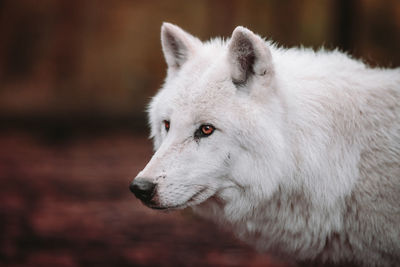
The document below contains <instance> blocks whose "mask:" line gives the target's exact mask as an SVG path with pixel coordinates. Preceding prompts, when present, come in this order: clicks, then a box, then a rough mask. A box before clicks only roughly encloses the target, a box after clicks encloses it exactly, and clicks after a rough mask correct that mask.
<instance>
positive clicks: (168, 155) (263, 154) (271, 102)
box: [130, 23, 284, 209]
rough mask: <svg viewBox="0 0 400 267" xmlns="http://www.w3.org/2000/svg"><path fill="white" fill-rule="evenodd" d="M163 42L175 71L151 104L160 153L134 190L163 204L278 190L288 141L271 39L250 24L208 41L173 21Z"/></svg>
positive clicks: (164, 28)
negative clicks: (276, 83)
mask: <svg viewBox="0 0 400 267" xmlns="http://www.w3.org/2000/svg"><path fill="white" fill-rule="evenodd" d="M161 43H162V49H163V52H164V56H165V60H166V63H167V65H168V72H167V77H166V80H165V84H164V85H163V87H162V88H161V89H160V91H159V92H158V93H157V95H156V96H155V97H154V98H153V99H152V101H151V103H150V105H149V109H148V113H149V121H150V126H151V137H152V139H153V141H154V149H155V154H154V155H153V157H152V158H151V160H150V162H149V163H148V164H147V166H146V167H145V168H144V169H143V170H142V171H141V172H140V173H139V174H138V175H137V177H136V178H135V179H134V181H133V182H132V183H131V186H130V189H131V191H132V192H133V193H134V194H135V195H136V196H137V197H138V198H139V199H141V200H142V201H143V202H144V203H145V204H146V205H148V206H149V207H151V208H155V209H175V208H185V207H187V206H193V205H197V204H200V203H202V202H206V201H219V203H225V204H227V203H229V202H231V201H238V198H243V197H244V196H245V195H246V194H247V195H251V198H257V197H268V195H271V194H272V192H273V191H274V190H276V188H277V184H278V182H277V178H276V177H277V176H278V174H277V173H276V172H279V171H280V170H279V169H277V168H276V167H275V166H278V164H276V161H279V160H280V161H282V160H284V159H283V155H282V147H283V146H284V142H283V137H282V132H281V130H280V129H281V128H282V127H280V123H281V122H282V119H281V118H280V117H281V116H283V112H282V103H281V98H280V97H279V94H278V92H277V90H276V89H275V87H276V85H275V71H274V65H273V59H272V55H271V51H270V47H269V45H268V43H267V42H265V41H264V40H263V39H262V38H260V37H259V36H258V35H256V34H254V33H253V32H251V31H250V30H248V29H246V28H244V27H237V28H236V29H235V30H234V31H233V34H232V37H231V38H230V40H228V41H223V40H220V39H214V40H211V41H209V42H205V43H203V42H201V41H200V40H199V39H197V38H195V37H194V36H192V35H190V34H188V33H187V32H185V31H183V30H182V29H181V28H179V27H177V26H175V25H172V24H169V23H164V24H163V25H162V28H161ZM250 184H251V185H252V186H251V187H250V186H249V185H250ZM257 188H258V189H259V190H258V189H257ZM249 190H250V191H251V192H249Z"/></svg>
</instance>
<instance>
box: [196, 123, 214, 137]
mask: <svg viewBox="0 0 400 267" xmlns="http://www.w3.org/2000/svg"><path fill="white" fill-rule="evenodd" d="M214 130H215V127H214V126H212V125H210V124H203V125H201V126H200V128H199V129H197V130H196V132H195V133H194V136H195V137H197V138H200V137H207V136H209V135H211V134H212V133H213V132H214Z"/></svg>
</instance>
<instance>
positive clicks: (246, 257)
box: [0, 133, 287, 267]
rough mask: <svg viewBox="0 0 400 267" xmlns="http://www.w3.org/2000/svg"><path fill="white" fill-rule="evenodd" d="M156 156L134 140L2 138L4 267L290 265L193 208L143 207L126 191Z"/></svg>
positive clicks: (0, 256)
mask: <svg viewBox="0 0 400 267" xmlns="http://www.w3.org/2000/svg"><path fill="white" fill-rule="evenodd" d="M151 154H152V151H151V143H150V141H149V140H147V139H146V138H145V137H141V136H130V135H128V134H114V135H109V136H103V137H96V138H88V137H86V138H80V139H74V140H72V141H69V142H67V143H63V144H54V143H53V144H51V143H48V142H43V141H39V140H38V139H34V138H32V137H30V136H28V135H24V134H15V133H13V134H11V133H9V134H4V133H3V134H2V135H0V265H1V266H10V267H11V266H12V267H14V266H49V267H50V266H52V267H53V266H56V267H64V266H68V267H69V266H71V267H72V266H96V267H98V266H107V267H111V266H287V265H284V264H279V263H278V262H277V261H273V260H272V259H271V257H269V256H267V255H262V254H258V253H256V252H254V251H253V249H252V248H250V247H248V246H246V245H244V244H243V243H241V242H239V241H238V240H236V239H235V238H233V237H232V235H231V234H230V233H228V232H224V231H223V230H222V229H221V228H218V227H217V226H216V225H214V224H212V223H209V222H207V221H204V220H202V219H200V218H198V217H196V216H194V215H193V214H192V213H191V212H190V211H189V210H185V211H183V212H182V211H181V212H170V213H165V212H159V211H153V210H151V209H148V208H146V207H144V206H143V205H142V204H141V203H140V202H139V201H138V200H136V199H135V197H134V196H133V195H132V194H131V193H130V192H129V189H128V185H129V182H130V181H131V178H133V176H134V175H135V174H136V173H137V172H138V171H139V170H140V169H141V168H143V166H144V165H145V163H146V162H147V161H148V159H149V158H150V157H151Z"/></svg>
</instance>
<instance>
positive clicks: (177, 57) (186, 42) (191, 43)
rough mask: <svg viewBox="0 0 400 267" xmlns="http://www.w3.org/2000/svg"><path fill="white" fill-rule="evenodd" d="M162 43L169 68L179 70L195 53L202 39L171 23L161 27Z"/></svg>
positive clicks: (165, 23)
mask: <svg viewBox="0 0 400 267" xmlns="http://www.w3.org/2000/svg"><path fill="white" fill-rule="evenodd" d="M161 44H162V49H163V52H164V57H165V61H166V62H167V65H168V68H170V69H173V70H177V69H179V68H180V67H181V66H182V65H183V64H184V63H185V62H186V61H187V60H188V59H189V58H190V56H191V55H192V54H193V53H195V50H196V46H197V45H199V44H201V42H200V40H198V39H197V38H195V37H193V36H192V35H190V34H189V33H187V32H185V31H184V30H182V29H181V28H179V27H178V26H176V25H173V24H171V23H167V22H164V23H163V25H162V27H161Z"/></svg>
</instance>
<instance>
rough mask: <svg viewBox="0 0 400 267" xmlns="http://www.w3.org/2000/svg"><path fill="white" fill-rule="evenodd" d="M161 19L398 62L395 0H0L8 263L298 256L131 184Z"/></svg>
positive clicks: (209, 33) (1, 251)
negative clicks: (157, 204) (263, 248)
mask: <svg viewBox="0 0 400 267" xmlns="http://www.w3.org/2000/svg"><path fill="white" fill-rule="evenodd" d="M163 21H168V22H171V23H175V24H177V25H179V26H181V27H182V28H184V29H185V30H187V31H189V32H190V33H192V34H194V35H196V36H198V37H199V38H201V39H202V40H207V39H209V38H210V37H214V36H225V37H229V36H230V35H231V33H232V31H233V29H234V28H235V26H237V25H243V26H246V27H248V28H250V29H251V30H253V31H254V32H256V33H259V34H260V35H262V36H265V37H267V38H269V39H272V40H274V41H275V42H277V43H278V44H281V45H283V46H287V47H290V46H296V45H304V46H311V47H314V48H318V47H321V46H324V47H326V48H332V49H333V48H335V47H339V48H340V49H342V50H345V51H348V52H349V53H350V54H352V55H354V56H355V57H357V58H363V59H364V60H365V61H366V62H368V63H369V64H370V65H372V66H382V67H396V66H399V65H400V53H399V48H400V1H398V0H384V1H382V0H324V1H318V0H303V1H296V0H252V1H239V0H219V1H212V0H204V1H200V0H194V1H184V0H173V1H162V0H151V1H144V0H142V1H141V0H132V1H128V0H114V1H102V0H99V1H90V0H59V1H55V0H42V1H30V0H0V266H59V267H62V266H295V265H294V264H293V263H291V262H290V259H276V258H274V257H273V255H265V254H258V253H256V252H255V251H254V250H253V249H252V248H250V247H248V246H246V245H245V244H243V243H241V242H240V241H238V240H236V239H235V238H234V237H233V236H232V235H231V234H230V233H228V232H225V231H224V230H223V229H221V228H218V227H217V226H215V225H213V224H212V223H209V222H206V221H204V220H202V219H200V218H198V217H196V216H194V215H193V214H192V213H191V212H190V211H187V210H185V211H183V212H172V213H162V212H156V211H153V210H150V209H147V208H145V207H143V205H141V203H140V202H139V201H137V200H136V199H135V198H134V197H133V196H132V195H131V193H130V192H129V190H128V185H129V182H130V180H131V179H132V178H133V177H134V176H135V175H136V174H137V172H138V171H139V170H141V169H142V168H143V167H144V166H145V164H146V162H147V161H148V160H149V159H150V157H151V154H152V148H151V142H150V140H148V139H147V137H146V136H147V133H148V128H147V124H146V114H145V113H144V110H145V107H146V104H147V103H148V101H149V98H150V97H151V96H152V95H154V94H155V92H156V91H157V90H158V88H159V87H160V85H161V84H162V82H163V78H164V76H165V73H166V64H165V63H164V59H163V56H162V53H161V46H160V27H161V24H162V22H163Z"/></svg>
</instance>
